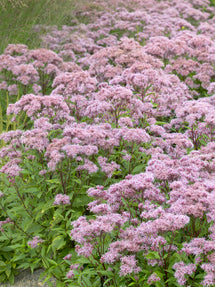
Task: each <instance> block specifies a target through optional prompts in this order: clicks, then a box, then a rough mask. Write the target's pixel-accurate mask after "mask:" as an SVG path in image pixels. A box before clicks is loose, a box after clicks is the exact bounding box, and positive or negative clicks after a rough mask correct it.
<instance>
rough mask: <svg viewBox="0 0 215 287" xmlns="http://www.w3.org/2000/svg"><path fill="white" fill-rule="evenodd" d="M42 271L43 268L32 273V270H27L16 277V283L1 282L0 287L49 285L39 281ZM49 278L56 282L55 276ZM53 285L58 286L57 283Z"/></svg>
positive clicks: (43, 286)
mask: <svg viewBox="0 0 215 287" xmlns="http://www.w3.org/2000/svg"><path fill="white" fill-rule="evenodd" d="M42 272H43V270H42V269H40V270H36V271H35V272H34V273H33V274H32V273H31V271H30V270H25V271H23V272H22V273H21V274H20V275H18V276H16V277H15V284H14V285H11V284H9V283H0V287H48V284H47V283H45V284H42V282H41V281H39V277H40V274H41V273H42ZM49 280H50V281H51V282H53V283H55V279H54V278H53V279H49ZM42 281H43V280H42ZM53 286H56V284H54V285H53Z"/></svg>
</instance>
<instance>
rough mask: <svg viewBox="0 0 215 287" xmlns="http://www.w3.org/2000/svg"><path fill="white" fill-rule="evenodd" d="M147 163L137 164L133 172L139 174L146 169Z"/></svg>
mask: <svg viewBox="0 0 215 287" xmlns="http://www.w3.org/2000/svg"><path fill="white" fill-rule="evenodd" d="M145 166H146V165H145V164H140V165H137V166H135V168H134V169H133V170H132V172H131V174H138V173H140V172H143V171H144V170H145Z"/></svg>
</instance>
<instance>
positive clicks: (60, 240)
mask: <svg viewBox="0 0 215 287" xmlns="http://www.w3.org/2000/svg"><path fill="white" fill-rule="evenodd" d="M65 244H66V242H65V240H64V236H62V235H59V236H57V237H56V238H54V240H53V241H52V249H53V250H59V249H61V248H62V247H63V246H64V245H65Z"/></svg>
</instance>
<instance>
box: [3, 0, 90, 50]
mask: <svg viewBox="0 0 215 287" xmlns="http://www.w3.org/2000/svg"><path fill="white" fill-rule="evenodd" d="M92 5H93V4H92V3H90V1H86V0H79V1H76V0H1V1H0V39H1V41H0V53H2V52H3V51H4V49H5V48H6V47H7V45H8V44H18V43H21V44H26V45H28V47H29V48H38V47H39V46H40V33H38V31H35V29H33V27H34V26H35V25H46V26H51V25H57V26H58V27H60V26H62V25H72V21H73V22H74V21H77V20H80V19H78V15H79V12H80V11H82V10H83V9H90V8H92ZM94 6H95V5H93V8H95V7H94ZM41 32H42V31H41Z"/></svg>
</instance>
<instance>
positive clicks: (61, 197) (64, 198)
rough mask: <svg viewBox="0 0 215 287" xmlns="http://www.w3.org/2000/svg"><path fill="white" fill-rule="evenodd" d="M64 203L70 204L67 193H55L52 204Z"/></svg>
mask: <svg viewBox="0 0 215 287" xmlns="http://www.w3.org/2000/svg"><path fill="white" fill-rule="evenodd" d="M61 204H63V205H65V204H70V199H69V196H68V195H65V194H57V195H56V196H55V201H54V203H53V205H61Z"/></svg>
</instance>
